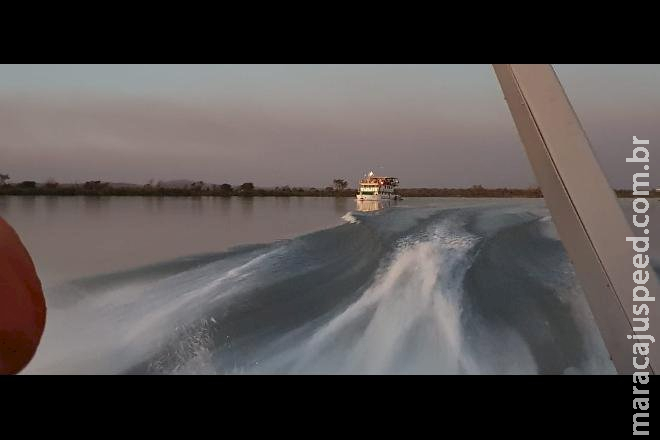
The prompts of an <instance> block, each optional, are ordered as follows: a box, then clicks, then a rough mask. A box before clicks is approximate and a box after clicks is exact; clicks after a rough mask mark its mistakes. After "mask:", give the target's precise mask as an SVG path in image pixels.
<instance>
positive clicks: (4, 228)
mask: <svg viewBox="0 0 660 440" xmlns="http://www.w3.org/2000/svg"><path fill="white" fill-rule="evenodd" d="M45 325H46V301H45V299H44V295H43V291H42V289H41V281H39V277H38V276H37V272H36V270H35V268H34V264H33V263H32V259H31V258H30V254H29V253H28V251H27V249H25V247H24V246H23V243H21V240H20V238H19V237H18V234H16V231H14V229H13V228H12V227H11V226H9V224H8V223H7V222H6V221H5V220H4V219H2V218H1V217H0V374H16V373H18V372H20V371H21V370H22V369H23V368H24V367H25V366H26V365H27V364H28V362H30V360H31V359H32V357H33V356H34V353H35V352H36V351H37V347H38V346H39V341H40V340H41V335H42V334H43V332H44V327H45Z"/></svg>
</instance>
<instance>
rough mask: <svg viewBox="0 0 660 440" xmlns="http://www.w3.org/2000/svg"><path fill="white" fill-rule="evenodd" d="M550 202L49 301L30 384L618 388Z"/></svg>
mask: <svg viewBox="0 0 660 440" xmlns="http://www.w3.org/2000/svg"><path fill="white" fill-rule="evenodd" d="M548 215H549V213H548V211H547V210H546V209H545V208H544V207H543V204H542V201H529V200H521V201H517V200H508V201H504V202H502V201H498V202H485V201H481V202H474V203H463V204H461V205H460V206H458V205H456V204H454V205H452V204H451V203H441V204H438V203H435V204H430V205H425V206H424V205H421V204H420V205H419V206H405V205H400V206H395V207H392V208H389V209H385V210H382V211H377V212H358V211H353V212H350V213H348V214H347V215H345V216H344V220H345V223H343V224H341V225H339V226H337V227H332V228H330V229H325V230H321V231H318V232H313V233H310V234H307V235H303V236H300V237H297V238H294V239H290V240H280V241H276V242H273V243H269V244H260V245H247V246H241V247H235V248H232V249H230V250H228V251H226V252H222V253H213V254H204V255H196V256H190V257H185V258H179V259H175V260H172V261H167V262H163V263H159V264H155V265H150V266H146V267H141V268H137V269H133V270H129V271H123V272H118V273H112V274H106V275H100V276H96V277H91V278H85V279H79V280H76V281H72V282H68V283H65V284H60V285H59V286H57V287H54V288H50V289H49V290H48V292H47V293H48V302H49V304H48V305H49V313H50V315H49V318H48V325H47V330H46V334H45V336H44V339H43V343H42V347H40V349H39V352H38V354H37V356H36V358H35V359H34V361H33V362H32V364H31V365H30V366H29V368H28V370H27V372H52V373H159V374H160V373H166V374H168V373H183V374H190V373H203V374H206V373H376V374H378V373H448V374H454V373H459V374H460V373H466V374H479V373H565V374H572V373H614V368H613V366H612V364H611V362H610V360H609V356H608V354H607V351H606V350H605V348H604V345H603V342H602V340H601V338H600V335H599V333H598V329H597V327H596V325H595V323H594V320H593V317H592V316H591V313H590V311H589V308H588V306H587V303H586V299H585V297H584V294H583V292H582V291H581V289H580V287H579V286H578V284H577V282H576V278H575V273H574V270H573V268H572V266H571V264H570V263H569V262H568V259H567V257H566V254H565V252H564V249H563V247H562V244H561V242H560V241H559V240H558V238H557V236H556V232H555V229H554V227H553V225H552V222H551V221H550V218H549V216H548Z"/></svg>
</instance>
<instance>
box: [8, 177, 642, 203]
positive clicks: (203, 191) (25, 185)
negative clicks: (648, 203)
mask: <svg viewBox="0 0 660 440" xmlns="http://www.w3.org/2000/svg"><path fill="white" fill-rule="evenodd" d="M8 180H9V175H7V174H0V195H58V196H76V195H83V196H84V195H89V196H217V197H231V196H241V197H255V196H256V197H260V196H261V197H265V196H275V197H288V196H315V197H354V196H355V194H356V193H357V190H356V189H353V188H348V182H347V181H346V180H345V179H334V180H333V181H332V185H328V186H326V187H325V188H314V187H311V188H310V187H295V186H294V187H291V186H288V185H285V186H276V187H274V188H258V187H256V186H255V185H254V183H253V182H244V183H242V184H240V185H236V186H233V185H231V184H229V183H223V184H221V185H215V184H209V183H206V182H204V181H196V182H191V183H189V184H187V185H185V186H182V187H168V186H166V185H164V184H162V182H158V183H154V182H153V181H150V182H149V183H147V184H146V185H133V186H117V185H112V184H111V183H110V182H103V181H101V180H90V181H87V182H84V183H73V184H70V183H69V184H60V183H58V182H56V181H55V180H53V179H49V180H48V181H46V182H44V183H37V182H36V181H32V180H25V181H22V182H17V183H7V181H8ZM396 193H397V194H399V195H401V196H402V197H531V198H539V197H543V193H542V192H541V189H540V188H538V187H530V188H524V189H519V188H486V187H483V186H482V185H473V186H471V187H469V188H398V189H397V190H396ZM615 193H616V195H617V196H618V197H633V194H632V190H615Z"/></svg>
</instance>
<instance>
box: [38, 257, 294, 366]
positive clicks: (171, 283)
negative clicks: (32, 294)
mask: <svg viewBox="0 0 660 440" xmlns="http://www.w3.org/2000/svg"><path fill="white" fill-rule="evenodd" d="M282 251H283V248H281V247H278V248H275V249H274V250H271V251H270V252H266V253H264V254H261V255H258V256H256V257H254V258H251V259H249V260H248V261H247V262H244V263H243V264H239V265H238V266H236V267H234V268H231V269H229V270H218V267H217V265H216V263H211V264H208V265H206V266H202V267H200V268H196V269H194V270H190V271H185V272H182V273H179V274H176V275H173V276H170V277H167V278H165V279H163V280H160V281H157V282H154V283H148V284H146V285H140V284H132V285H130V286H127V287H123V288H118V289H115V290H113V291H110V292H104V293H103V294H99V295H90V296H88V297H86V298H84V299H83V300H81V301H79V302H78V303H76V304H74V305H73V306H69V307H66V308H63V309H51V310H49V312H50V313H49V318H48V323H47V326H46V332H45V334H44V337H43V341H42V343H41V345H40V347H39V350H38V352H37V354H36V356H35V358H34V360H33V361H32V362H31V363H30V365H29V366H28V368H27V369H26V370H25V372H26V373H28V374H29V373H42V372H44V373H45V372H47V373H50V374H59V373H63V374H71V373H73V374H76V373H101V374H110V373H117V372H119V371H121V370H123V369H125V368H129V367H130V366H132V365H134V364H135V362H139V361H140V360H142V359H145V358H146V357H147V356H148V355H149V354H150V353H154V352H156V351H157V350H158V349H159V347H160V346H161V344H162V343H163V342H165V341H166V340H167V339H168V338H169V337H170V336H171V335H172V334H176V333H180V332H181V331H184V330H185V329H186V328H187V326H192V324H194V323H197V324H199V323H201V324H202V328H203V327H204V325H205V324H208V322H205V321H204V319H201V320H200V319H199V316H200V311H203V310H204V309H205V308H207V307H208V306H209V304H212V303H214V302H216V301H219V300H224V299H226V298H228V297H230V296H232V295H233V294H236V293H238V292H240V291H242V290H243V289H245V288H247V287H248V286H249V281H250V275H251V274H252V273H253V271H254V270H256V269H257V268H259V267H260V266H261V265H263V264H264V260H267V259H269V258H273V257H277V255H278V254H279V253H281V252H282ZM218 273H220V274H221V276H218ZM189 336H191V335H189ZM197 336H199V335H197ZM197 336H195V335H192V336H191V337H190V338H187V339H188V340H189V343H190V344H192V345H194V346H195V350H197V351H199V353H200V354H203V345H204V344H201V341H203V338H201V337H197ZM183 339H184V340H185V339H186V338H183ZM195 341H197V342H195ZM198 342H199V344H198ZM186 343H188V342H186ZM185 350H187V348H186V349H185ZM185 350H184V351H185ZM182 353H183V352H182ZM175 355H176V353H175ZM182 357H183V355H182Z"/></svg>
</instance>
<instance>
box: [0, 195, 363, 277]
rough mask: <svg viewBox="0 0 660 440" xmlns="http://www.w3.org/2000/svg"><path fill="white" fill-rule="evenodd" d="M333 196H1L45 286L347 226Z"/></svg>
mask: <svg viewBox="0 0 660 440" xmlns="http://www.w3.org/2000/svg"><path fill="white" fill-rule="evenodd" d="M354 206H355V205H353V203H352V202H351V200H350V199H347V198H343V197H342V198H336V199H335V198H334V197H333V198H330V197H296V198H291V197H98V196H90V197H84V196H71V197H47V196H0V215H1V216H2V217H3V218H5V219H6V220H7V221H8V222H9V223H10V224H11V225H12V226H13V227H14V228H15V229H16V230H17V232H18V233H19V235H20V236H21V238H22V240H23V242H24V243H25V245H26V246H27V248H28V250H29V251H30V254H31V255H32V257H33V260H34V261H35V264H36V266H37V273H38V274H39V276H40V277H41V280H42V282H43V283H44V284H45V285H46V286H49V285H54V284H59V283H61V282H64V281H67V280H71V279H74V278H79V277H84V276H91V275H96V274H99V273H103V272H111V271H116V270H122V269H129V268H133V267H137V266H140V265H144V264H150V263H155V262H158V261H163V260H168V259H173V258H177V257H181V256H187V255H193V254H200V253H213V252H221V251H223V250H226V249H228V248H230V247H232V246H236V245H240V244H248V243H269V242H272V241H274V240H279V239H284V238H293V237H295V236H297V235H300V234H303V233H306V232H311V231H314V230H318V229H323V228H327V227H330V226H335V225H338V224H341V223H342V222H343V220H342V219H341V218H342V216H344V215H345V214H346V213H347V212H348V211H352V210H353V209H354Z"/></svg>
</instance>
